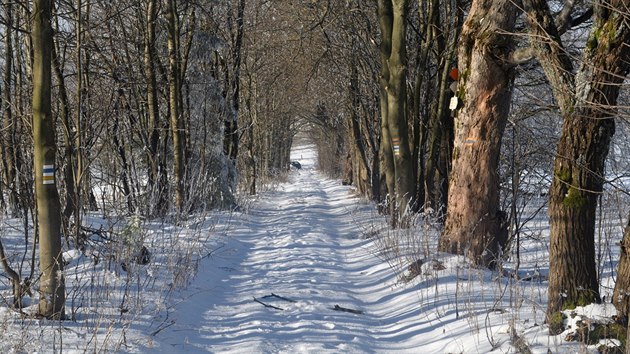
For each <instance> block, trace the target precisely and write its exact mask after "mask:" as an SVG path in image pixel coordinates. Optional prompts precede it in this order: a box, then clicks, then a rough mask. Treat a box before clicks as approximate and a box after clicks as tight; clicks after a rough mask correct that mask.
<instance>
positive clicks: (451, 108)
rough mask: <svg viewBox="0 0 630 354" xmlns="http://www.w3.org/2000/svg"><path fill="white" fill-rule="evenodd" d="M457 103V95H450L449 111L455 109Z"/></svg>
mask: <svg viewBox="0 0 630 354" xmlns="http://www.w3.org/2000/svg"><path fill="white" fill-rule="evenodd" d="M458 104H459V100H458V99H457V96H453V97H451V102H450V103H449V105H448V108H449V109H450V110H451V111H454V110H456V109H457V105H458Z"/></svg>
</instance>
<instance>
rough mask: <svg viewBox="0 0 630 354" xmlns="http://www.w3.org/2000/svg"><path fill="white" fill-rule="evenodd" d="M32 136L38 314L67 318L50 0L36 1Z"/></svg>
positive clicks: (33, 33)
mask: <svg viewBox="0 0 630 354" xmlns="http://www.w3.org/2000/svg"><path fill="white" fill-rule="evenodd" d="M31 37H32V43H33V140H34V143H35V151H34V165H35V190H36V195H37V218H38V224H39V225H38V226H39V266H40V271H41V277H40V286H39V292H40V301H39V314H40V315H42V316H44V317H47V318H54V319H63V318H64V305H65V285H64V276H63V260H62V253H61V210H60V209H61V205H60V201H59V193H58V192H57V186H56V184H55V176H54V173H55V167H54V166H55V152H56V146H55V127H54V124H53V117H52V113H51V63H52V45H53V32H52V27H51V1H48V0H36V1H34V2H33V26H32V32H31Z"/></svg>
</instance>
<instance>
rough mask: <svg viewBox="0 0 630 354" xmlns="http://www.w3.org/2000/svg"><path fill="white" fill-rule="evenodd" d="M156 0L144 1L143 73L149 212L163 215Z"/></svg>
mask: <svg viewBox="0 0 630 354" xmlns="http://www.w3.org/2000/svg"><path fill="white" fill-rule="evenodd" d="M157 7H158V4H157V0H150V1H149V3H148V5H147V28H146V35H145V36H146V38H145V44H144V45H145V47H144V75H145V79H146V81H147V115H148V122H147V123H148V124H147V128H148V130H149V132H148V133H149V141H148V146H147V160H148V178H147V179H148V183H147V184H148V192H149V195H150V196H151V198H150V199H149V204H150V207H149V215H156V216H160V215H164V214H165V213H166V211H167V210H168V203H167V198H166V193H167V188H166V186H165V185H163V184H162V183H161V182H162V179H161V178H160V176H159V173H160V172H163V171H161V169H160V154H159V151H160V109H159V105H158V96H159V93H158V87H157V78H156V72H155V65H156V63H155V50H156V49H155V23H156V21H157Z"/></svg>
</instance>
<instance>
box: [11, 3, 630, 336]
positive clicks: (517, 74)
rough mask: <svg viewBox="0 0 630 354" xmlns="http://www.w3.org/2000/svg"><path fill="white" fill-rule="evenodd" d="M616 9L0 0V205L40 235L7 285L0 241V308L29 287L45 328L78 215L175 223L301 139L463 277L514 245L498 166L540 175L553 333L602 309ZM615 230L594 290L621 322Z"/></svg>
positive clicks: (627, 15) (621, 108)
mask: <svg viewBox="0 0 630 354" xmlns="http://www.w3.org/2000/svg"><path fill="white" fill-rule="evenodd" d="M628 5H629V4H628V1H627V0H618V1H608V0H594V1H592V2H588V1H566V2H561V1H544V0H523V1H510V0H441V1H438V0H426V1H409V0H347V1H333V0H320V1H306V0H303V1H285V0H279V1H268V0H226V1H211V0H205V1H204V0H201V1H193V0H179V1H178V0H161V1H158V0H142V1H130V0H129V1H128V0H113V1H107V2H103V1H98V0H67V1H51V0H36V1H14V2H3V3H2V6H1V9H0V13H1V16H0V26H1V27H2V30H1V31H0V34H1V35H2V43H3V45H2V53H3V54H2V61H0V66H1V70H0V72H1V74H2V83H1V85H0V89H1V92H0V97H2V100H1V101H0V109H1V112H2V114H1V115H0V117H1V124H0V127H1V130H0V135H1V136H0V141H1V151H0V152H1V154H2V166H1V168H0V172H1V182H2V183H0V186H1V189H0V207H1V209H2V212H3V213H5V214H6V215H9V216H11V217H15V218H22V219H23V220H25V223H24V225H25V226H24V233H25V235H26V241H25V242H27V243H28V242H30V243H35V244H37V245H39V258H38V262H39V271H37V270H35V269H34V265H32V266H31V270H30V274H26V273H25V274H22V272H26V271H27V270H24V269H22V268H21V267H20V271H19V272H18V271H16V270H14V269H13V268H12V265H11V264H9V262H8V261H7V258H6V257H5V256H4V251H3V248H2V244H1V243H0V260H1V261H2V265H3V268H4V270H5V272H6V274H8V275H9V277H10V278H11V281H12V283H13V289H14V305H15V306H17V307H20V306H21V299H22V297H23V296H24V293H25V292H27V291H29V287H30V286H31V285H32V284H31V283H30V282H31V280H29V279H37V282H39V284H36V285H37V288H38V289H39V291H40V305H39V312H40V314H41V315H42V316H44V317H49V318H63V317H64V292H65V290H64V280H63V266H62V263H61V262H60V255H61V253H60V252H61V249H62V246H63V244H64V243H65V244H66V245H69V246H71V247H77V248H80V247H81V245H82V243H83V242H84V241H85V240H84V237H85V233H84V232H83V231H84V230H82V226H81V225H82V218H83V217H84V216H85V214H86V213H87V212H90V211H100V212H102V213H103V214H107V213H120V214H122V215H140V216H142V217H145V218H173V219H174V220H183V219H185V218H186V217H187V215H190V214H191V213H195V212H199V211H203V210H206V209H209V208H232V207H235V206H236V199H235V198H236V197H235V196H236V194H237V193H236V192H237V191H240V192H241V193H248V194H256V193H259V192H260V190H261V189H264V188H265V186H266V185H267V184H268V182H269V181H270V180H271V179H273V178H277V177H279V176H281V175H282V174H283V173H284V172H285V171H286V170H287V169H288V168H289V165H290V149H291V145H292V143H293V139H294V137H295V135H296V134H297V132H298V131H302V132H307V133H308V135H309V136H310V137H311V138H312V140H313V142H314V143H315V145H316V148H317V150H318V153H319V166H320V169H321V170H323V171H324V172H325V173H328V174H330V175H331V176H335V177H341V178H342V179H343V181H344V183H347V184H353V185H354V186H355V187H356V190H357V191H358V192H359V193H360V194H362V195H364V196H365V197H366V198H368V199H371V200H373V201H375V202H376V203H377V204H378V205H379V211H380V212H381V213H382V214H383V215H386V216H387V219H388V221H389V223H390V224H391V226H392V227H394V228H408V227H412V226H413V223H414V220H416V219H417V217H419V216H420V215H422V217H427V218H432V219H433V220H435V221H436V222H437V223H439V224H440V225H441V236H440V240H439V249H440V251H444V252H450V253H455V254H460V255H464V256H466V257H467V258H468V259H469V260H470V262H471V263H472V264H474V265H475V266H480V267H490V268H495V267H499V266H500V265H501V262H502V261H504V260H505V259H506V258H508V257H510V256H511V253H510V250H513V249H514V245H513V243H514V239H515V237H518V230H519V228H518V225H519V220H518V218H519V215H518V211H517V205H518V204H519V201H520V200H522V198H523V197H524V193H525V192H528V193H529V192H532V191H531V190H530V191H525V190H524V189H523V188H521V186H520V180H519V175H523V174H525V173H526V172H527V173H529V174H533V173H539V174H540V175H541V176H543V178H542V180H544V181H543V182H542V183H541V184H540V185H536V186H534V187H532V189H535V192H534V193H536V194H537V195H539V196H540V195H542V196H544V197H545V198H548V202H547V206H548V216H549V222H550V225H551V231H550V240H549V258H550V270H549V292H548V297H549V303H548V309H547V318H548V322H550V329H551V330H552V331H555V330H557V327H556V326H553V320H554V319H555V318H557V317H558V313H559V311H561V310H563V309H567V308H571V307H575V306H577V305H584V304H588V303H592V302H600V301H602V298H601V296H600V293H599V280H598V273H597V263H596V254H595V253H596V222H597V217H598V216H597V212H598V203H599V202H600V200H601V198H602V195H603V194H604V193H605V191H606V189H607V188H616V184H613V183H609V182H610V180H609V178H608V175H607V166H608V165H609V159H608V155H609V153H610V150H611V143H612V142H613V140H614V134H615V130H616V126H617V125H622V124H625V120H626V118H627V117H626V115H625V114H626V111H627V105H626V104H625V103H624V102H623V101H624V98H627V94H628V92H627V89H626V86H625V82H626V77H627V75H628V71H629V70H630V47H629V45H630V10H628ZM619 130H623V129H619ZM525 144H529V145H528V146H527V148H522V146H523V145H525ZM517 146H520V147H519V148H518V149H517ZM524 149H525V150H527V151H524ZM517 153H518V154H520V155H518V156H517ZM541 186H542V187H541ZM525 189H526V187H525ZM541 189H544V191H541ZM625 193H626V194H627V191H625ZM622 205H623V207H626V208H627V207H628V204H627V203H625V204H622ZM623 212H624V213H627V212H628V210H624V211H623ZM29 222H31V223H33V224H36V227H34V230H32V229H29V226H28V225H29ZM629 229H630V224H629V225H628V227H627V228H626V231H625V234H624V238H623V240H622V242H621V244H620V247H619V249H618V250H617V251H618V252H619V254H620V261H619V265H618V274H617V278H616V280H617V282H616V285H615V289H614V293H615V295H614V296H613V303H614V304H615V306H616V307H617V309H618V311H619V312H620V313H621V317H623V318H626V319H627V317H628V312H629V310H630V295H628V294H630V252H628V249H629V247H630V234H629V233H630V231H628V230H629ZM515 247H516V248H518V244H517V245H516V246H515ZM517 252H518V251H517ZM33 258H35V257H33ZM33 264H35V260H34V261H33ZM36 273H37V274H36Z"/></svg>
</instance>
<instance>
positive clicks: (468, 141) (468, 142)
mask: <svg viewBox="0 0 630 354" xmlns="http://www.w3.org/2000/svg"><path fill="white" fill-rule="evenodd" d="M476 142H477V139H473V138H470V137H469V138H466V140H465V141H464V144H465V145H466V146H473V145H474V144H475V143H476Z"/></svg>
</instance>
